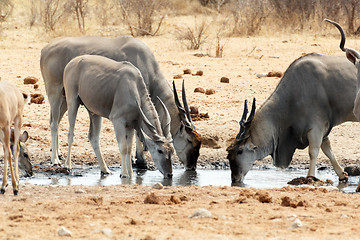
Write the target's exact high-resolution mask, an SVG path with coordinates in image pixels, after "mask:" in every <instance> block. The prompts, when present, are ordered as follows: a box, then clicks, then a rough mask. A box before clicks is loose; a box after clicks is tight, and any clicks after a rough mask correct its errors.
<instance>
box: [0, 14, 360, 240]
mask: <svg viewBox="0 0 360 240" xmlns="http://www.w3.org/2000/svg"><path fill="white" fill-rule="evenodd" d="M174 21H175V20H174ZM176 21H178V19H177V20H176ZM176 21H175V22H176ZM17 24H18V25H16V24H15V25H9V26H8V27H7V29H5V31H4V33H3V34H4V37H3V38H2V39H1V40H0V51H1V55H0V76H1V79H2V80H9V81H11V82H13V83H14V84H16V85H17V86H19V87H20V88H21V89H22V90H23V91H24V92H29V93H32V94H43V95H44V96H45V100H44V102H43V104H31V105H29V106H28V107H27V108H26V109H25V111H24V127H23V129H24V130H27V131H28V132H29V134H30V140H29V141H28V142H27V145H28V148H29V151H30V155H31V160H32V162H33V163H34V164H40V163H42V164H44V165H48V164H49V158H50V127H49V104H48V101H47V98H46V93H45V88H44V83H43V80H42V78H41V73H40V69H39V58H40V51H41V48H42V47H44V46H45V45H46V44H47V43H48V42H49V41H50V40H51V39H50V38H49V37H44V36H45V35H44V33H43V32H42V31H41V30H39V29H36V28H33V29H31V30H29V29H28V28H27V27H25V26H23V25H22V24H21V23H19V22H18V23H17ZM171 26H172V25H171V24H168V26H167V27H171ZM142 40H143V41H144V42H146V43H147V44H148V45H149V46H150V48H151V49H152V50H153V52H154V54H155V56H156V58H157V60H158V62H159V63H160V67H161V70H162V71H163V73H164V74H165V76H166V77H167V79H168V81H169V83H171V81H172V80H173V77H174V76H176V75H179V74H181V75H182V76H181V78H180V79H176V80H175V82H176V85H177V86H178V88H180V86H181V81H182V79H185V85H186V89H187V97H188V101H189V103H190V105H191V106H196V107H198V109H199V112H200V113H203V114H206V113H207V114H208V116H209V118H208V119H205V120H200V121H196V122H195V124H196V126H197V129H198V131H199V133H200V134H201V135H202V136H203V137H204V139H205V141H204V143H205V144H204V146H203V147H202V148H201V152H200V158H199V167H201V166H204V165H209V164H211V163H216V162H218V163H219V164H222V165H225V166H226V165H227V161H226V147H227V146H228V145H229V144H230V143H231V141H232V140H233V137H234V136H235V135H236V133H237V131H238V121H239V118H240V116H241V114H242V107H243V102H244V100H245V99H248V100H251V99H252V98H253V97H256V99H257V104H258V106H260V105H261V104H262V103H263V102H264V101H265V100H266V98H267V97H268V96H269V95H270V94H271V92H272V91H273V90H274V88H275V86H276V85H277V83H278V81H279V78H277V77H267V78H257V77H256V74H258V73H267V72H270V71H274V72H278V71H279V72H284V71H285V70H286V68H287V67H288V65H289V64H290V63H291V62H292V61H294V60H295V59H296V58H298V57H300V56H302V55H304V54H305V53H311V52H318V53H322V54H329V55H342V52H341V51H340V49H339V48H338V40H339V39H338V36H337V35H334V36H330V37H327V36H317V35H315V34H312V33H311V34H310V33H309V34H302V35H285V34H279V33H278V34H276V35H271V34H268V35H266V36H258V37H242V38H240V37H238V38H224V39H223V41H224V43H225V47H224V57H223V58H214V57H210V56H208V53H209V51H210V50H208V49H207V48H203V49H202V50H197V51H191V50H187V49H186V48H184V47H183V45H182V44H181V43H180V42H179V41H177V40H176V37H175V36H174V35H173V34H170V33H168V34H162V35H161V36H158V37H151V38H142ZM358 43H359V41H356V39H351V38H350V39H349V40H348V41H347V45H348V46H351V47H352V48H355V49H360V45H359V44H358ZM200 56H202V57H200ZM185 69H190V70H191V72H192V73H196V72H197V71H198V70H201V71H203V74H202V76H199V75H191V74H183V71H184V70H185ZM28 76H30V77H36V78H38V79H40V81H39V82H37V84H38V86H35V87H34V86H33V85H32V84H30V85H24V84H23V79H24V78H25V77H28ZM222 77H227V78H228V79H229V83H226V82H225V83H224V82H220V80H221V78H222ZM198 87H201V88H203V89H204V90H205V91H206V90H211V89H212V90H214V91H213V92H214V93H213V94H211V95H207V94H204V93H200V92H194V89H195V88H198ZM35 88H36V89H35ZM178 90H179V91H180V89H178ZM66 119H67V116H66V115H65V117H64V119H63V121H62V123H61V126H60V135H59V142H60V150H61V152H63V153H65V152H66V147H67V144H66V142H67V121H66ZM87 130H88V116H87V113H86V112H85V111H84V109H82V110H81V111H80V113H79V115H78V119H77V122H76V129H75V143H74V147H73V161H74V163H75V164H77V165H83V164H87V165H96V164H97V162H96V160H95V155H94V153H93V150H92V149H91V145H90V144H89V142H88V141H87ZM359 134H360V126H359V124H358V123H345V124H343V125H341V126H337V127H335V128H334V129H333V131H332V132H331V134H330V139H331V140H332V147H333V150H334V153H335V155H336V156H337V159H338V160H339V162H340V164H341V165H343V166H347V165H350V164H356V163H357V159H359V157H360V151H359V147H360V144H359V142H358V141H357V140H356V138H357V136H359ZM101 147H102V152H103V155H104V157H105V159H106V162H107V163H108V165H110V166H111V165H115V164H119V163H120V161H119V159H120V158H119V153H118V149H117V145H116V140H115V137H114V132H113V129H112V125H111V123H110V122H109V121H107V120H104V123H103V131H102V137H101ZM1 154H2V153H1ZM257 164H258V165H270V164H271V159H270V158H269V157H267V158H265V159H264V160H263V161H260V162H257ZM307 164H308V156H307V151H306V149H305V150H302V151H297V152H296V153H295V155H294V160H293V163H292V166H297V167H303V168H304V167H306V166H307ZM328 165H329V162H328V160H327V159H326V157H325V156H324V155H323V154H322V153H321V154H320V155H319V159H318V164H317V166H318V167H319V166H328ZM323 180H325V179H323ZM229 185H230V176H229ZM0 199H1V202H2V204H1V205H0V212H1V214H0V238H1V239H56V238H64V237H59V236H58V229H59V228H60V227H61V226H64V227H66V228H67V229H68V230H70V231H71V232H72V238H74V239H148V240H150V239H334V238H342V239H359V238H360V237H359V233H360V230H359V229H360V213H359V212H357V211H358V209H359V206H360V200H359V196H358V195H357V194H344V193H341V192H338V191H329V190H326V189H323V188H310V187H308V188H299V187H285V188H282V189H267V190H261V189H242V188H238V187H212V186H208V187H197V186H187V187H165V188H163V189H160V190H156V189H153V188H151V187H144V186H138V185H133V186H126V185H116V186H86V187H84V186H38V185H31V184H25V183H21V182H20V194H19V195H18V196H13V195H12V191H11V186H10V187H9V188H8V191H7V192H6V193H5V195H2V196H0ZM151 203H153V204H151ZM199 208H204V209H207V210H208V211H210V213H211V217H207V218H189V216H191V215H192V214H193V213H194V212H195V211H196V210H197V209H199ZM297 219H298V220H297ZM299 221H301V224H299ZM294 222H295V223H296V222H297V223H298V225H297V226H298V227H296V226H295V225H296V224H295V225H294Z"/></svg>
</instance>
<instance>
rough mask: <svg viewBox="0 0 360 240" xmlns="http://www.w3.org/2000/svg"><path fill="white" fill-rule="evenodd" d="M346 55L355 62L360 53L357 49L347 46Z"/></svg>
mask: <svg viewBox="0 0 360 240" xmlns="http://www.w3.org/2000/svg"><path fill="white" fill-rule="evenodd" d="M346 57H347V59H348V60H349V61H350V62H352V63H353V64H355V63H356V60H357V59H359V57H360V54H359V53H358V52H357V51H355V50H354V49H351V48H347V49H346Z"/></svg>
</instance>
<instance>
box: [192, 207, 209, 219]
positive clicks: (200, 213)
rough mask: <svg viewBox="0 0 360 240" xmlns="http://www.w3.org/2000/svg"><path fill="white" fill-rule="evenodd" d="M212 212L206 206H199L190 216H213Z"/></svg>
mask: <svg viewBox="0 0 360 240" xmlns="http://www.w3.org/2000/svg"><path fill="white" fill-rule="evenodd" d="M211 217H212V214H211V212H210V211H208V210H207V209H205V208H199V209H196V210H195V211H194V213H193V214H191V215H190V216H189V218H211Z"/></svg>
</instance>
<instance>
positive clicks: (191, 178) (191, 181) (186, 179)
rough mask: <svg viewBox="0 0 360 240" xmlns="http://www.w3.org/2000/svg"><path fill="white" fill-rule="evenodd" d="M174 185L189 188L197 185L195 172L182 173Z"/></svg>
mask: <svg viewBox="0 0 360 240" xmlns="http://www.w3.org/2000/svg"><path fill="white" fill-rule="evenodd" d="M176 185H181V186H189V185H198V178H197V172H196V170H189V171H184V172H183V174H181V175H180V177H179V178H178V180H177V184H176Z"/></svg>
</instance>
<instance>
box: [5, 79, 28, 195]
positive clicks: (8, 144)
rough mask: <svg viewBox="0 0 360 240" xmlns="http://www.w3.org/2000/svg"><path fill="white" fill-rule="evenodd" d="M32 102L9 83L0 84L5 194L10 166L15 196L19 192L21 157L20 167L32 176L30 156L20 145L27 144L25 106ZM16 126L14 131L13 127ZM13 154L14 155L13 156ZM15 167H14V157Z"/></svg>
mask: <svg viewBox="0 0 360 240" xmlns="http://www.w3.org/2000/svg"><path fill="white" fill-rule="evenodd" d="M29 100H30V96H29V95H23V94H22V93H21V91H20V90H19V89H18V88H17V87H16V86H14V85H13V84H11V83H9V82H8V81H3V82H0V141H1V143H2V144H3V149H4V174H3V179H2V185H1V190H0V191H1V193H2V194H4V193H5V188H6V187H7V174H8V166H9V167H10V173H11V183H12V187H13V192H14V195H17V194H18V192H19V169H18V168H19V167H18V165H19V156H20V166H21V167H22V168H23V169H24V170H25V171H26V172H27V174H28V175H30V174H32V170H31V163H30V161H29V158H28V155H27V154H26V155H25V153H24V149H22V146H21V145H20V141H22V142H25V141H26V139H27V132H24V134H23V135H22V136H20V131H21V125H22V118H23V116H22V115H23V110H24V105H25V104H26V103H28V102H29ZM12 124H14V128H13V130H12V129H11V125H12ZM11 153H13V154H11ZM11 155H13V159H14V167H13V165H12V157H11Z"/></svg>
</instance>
